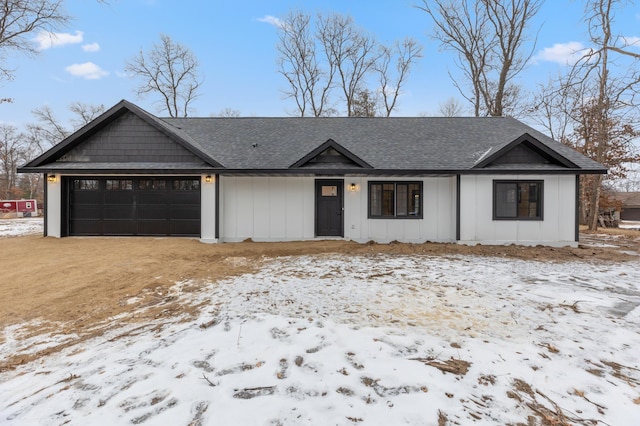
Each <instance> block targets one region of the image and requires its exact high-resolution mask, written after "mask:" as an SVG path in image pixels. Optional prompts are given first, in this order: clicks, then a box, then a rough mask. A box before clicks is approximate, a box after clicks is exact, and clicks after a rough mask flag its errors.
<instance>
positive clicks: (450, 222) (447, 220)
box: [344, 177, 456, 243]
mask: <svg viewBox="0 0 640 426" xmlns="http://www.w3.org/2000/svg"><path fill="white" fill-rule="evenodd" d="M369 181H376V182H385V181H389V182H401V181H411V182H422V191H423V194H422V208H423V216H422V219H369V218H368V217H367V216H368V208H369V207H368V203H369V194H368V189H369ZM351 183H355V184H356V191H353V192H352V191H349V186H350V184H351ZM455 190H456V180H455V177H430V178H384V177H380V178H348V177H347V178H345V223H344V228H345V229H344V231H345V238H347V239H350V240H354V241H358V242H361V243H364V242H367V241H375V242H378V243H389V242H391V241H399V242H404V243H424V242H425V241H432V242H453V241H455V238H456V230H455V223H456V211H455V200H456V197H455Z"/></svg>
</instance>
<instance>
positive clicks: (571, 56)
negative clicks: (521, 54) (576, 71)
mask: <svg viewBox="0 0 640 426" xmlns="http://www.w3.org/2000/svg"><path fill="white" fill-rule="evenodd" d="M584 50H585V46H584V45H583V44H582V43H580V42H579V41H570V42H568V43H556V44H554V45H553V46H551V47H545V48H544V49H542V50H541V51H540V52H538V54H537V55H535V56H534V57H533V60H534V61H535V62H542V61H546V62H555V63H558V64H560V65H571V64H575V63H576V62H577V61H578V59H580V58H581V57H582V56H583V55H584Z"/></svg>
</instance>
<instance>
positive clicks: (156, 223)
mask: <svg viewBox="0 0 640 426" xmlns="http://www.w3.org/2000/svg"><path fill="white" fill-rule="evenodd" d="M66 185H67V190H68V192H67V194H68V205H69V210H68V224H69V228H68V235H72V236H83V235H84V236H89V235H114V236H115V235H118V236H127V235H140V236H142V235H147V236H154V235H170V236H185V237H199V236H200V178H199V177H197V176H196V177H179V178H178V177H172V178H165V177H162V178H159V177H136V178H120V177H117V178H116V177H114V178H104V177H69V178H67V180H66Z"/></svg>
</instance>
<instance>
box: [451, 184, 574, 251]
mask: <svg viewBox="0 0 640 426" xmlns="http://www.w3.org/2000/svg"><path fill="white" fill-rule="evenodd" d="M494 180H541V181H544V189H543V197H544V198H543V220H493V181H494ZM575 188H576V179H575V176H574V175H566V176H565V175H562V176H557V175H556V176H553V175H486V176H485V175H482V176H478V175H475V176H473V175H463V176H461V178H460V241H459V242H460V243H462V244H471V245H473V244H498V245H502V244H511V243H515V244H521V245H538V244H541V245H549V246H574V247H575V246H577V245H578V243H577V242H576V241H575V216H576V214H575V209H576V193H575Z"/></svg>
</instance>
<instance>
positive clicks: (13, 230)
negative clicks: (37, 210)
mask: <svg viewBox="0 0 640 426" xmlns="http://www.w3.org/2000/svg"><path fill="white" fill-rule="evenodd" d="M43 224H44V220H43V219H42V218H41V217H34V218H17V219H0V238H2V237H19V236H21V235H30V234H42V232H43V226H44V225H43Z"/></svg>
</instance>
